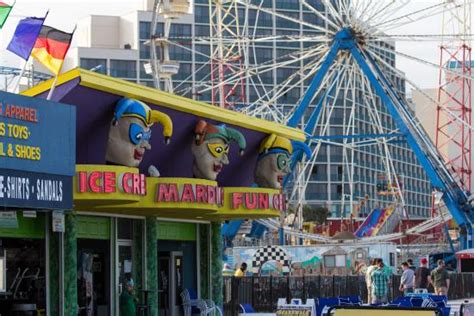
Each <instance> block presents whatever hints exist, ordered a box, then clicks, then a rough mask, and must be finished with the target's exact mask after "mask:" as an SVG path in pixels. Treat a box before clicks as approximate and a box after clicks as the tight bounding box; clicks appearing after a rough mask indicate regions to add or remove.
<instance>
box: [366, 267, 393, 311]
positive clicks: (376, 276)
mask: <svg viewBox="0 0 474 316" xmlns="http://www.w3.org/2000/svg"><path fill="white" fill-rule="evenodd" d="M370 279H371V280H372V302H371V303H372V304H384V303H387V301H388V282H389V277H388V275H387V273H386V272H385V269H384V263H383V260H382V259H377V268H376V269H375V270H374V271H373V272H372V274H371V276H370Z"/></svg>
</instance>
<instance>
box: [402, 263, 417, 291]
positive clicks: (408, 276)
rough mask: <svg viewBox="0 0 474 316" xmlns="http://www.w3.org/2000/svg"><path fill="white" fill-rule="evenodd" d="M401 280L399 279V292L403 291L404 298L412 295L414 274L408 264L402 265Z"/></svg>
mask: <svg viewBox="0 0 474 316" xmlns="http://www.w3.org/2000/svg"><path fill="white" fill-rule="evenodd" d="M402 270H403V273H402V278H401V279H400V287H399V290H400V291H403V294H404V295H405V296H406V295H408V293H413V286H414V285H415V272H413V270H412V269H410V265H409V264H408V262H403V263H402Z"/></svg>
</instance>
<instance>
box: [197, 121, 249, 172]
mask: <svg viewBox="0 0 474 316" xmlns="http://www.w3.org/2000/svg"><path fill="white" fill-rule="evenodd" d="M231 141H235V142H237V144H238V145H239V147H240V154H241V155H243V154H244V149H245V147H246V141H245V137H244V135H242V133H240V132H239V131H237V130H236V129H233V128H228V127H226V126H225V125H219V126H216V125H212V124H208V123H207V122H206V121H204V120H200V121H199V122H198V123H197V125H196V128H195V130H194V142H193V144H192V146H191V151H192V153H193V158H194V161H193V175H194V177H196V178H200V179H207V180H216V179H217V176H218V175H219V173H220V172H221V171H222V168H223V167H224V166H225V165H228V164H229V150H230V143H231Z"/></svg>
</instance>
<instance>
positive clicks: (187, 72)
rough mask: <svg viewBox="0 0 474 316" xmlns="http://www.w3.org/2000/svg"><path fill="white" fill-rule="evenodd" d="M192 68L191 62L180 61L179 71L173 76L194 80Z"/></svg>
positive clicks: (178, 78) (179, 78)
mask: <svg viewBox="0 0 474 316" xmlns="http://www.w3.org/2000/svg"><path fill="white" fill-rule="evenodd" d="M191 69H192V67H191V64H187V63H180V64H179V71H178V73H177V74H176V75H175V76H173V79H174V80H192V77H191V73H192V70H191Z"/></svg>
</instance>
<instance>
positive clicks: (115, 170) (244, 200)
mask: <svg viewBox="0 0 474 316" xmlns="http://www.w3.org/2000/svg"><path fill="white" fill-rule="evenodd" d="M76 171H77V174H76V176H75V177H74V194H73V198H74V209H75V210H76V211H81V212H94V213H97V212H99V213H112V214H124V215H135V216H158V217H166V218H180V219H181V218H183V219H202V220H210V221H215V220H227V219H235V218H268V217H276V216H278V215H279V211H280V207H281V204H278V202H279V201H280V200H282V195H280V191H279V190H275V189H265V188H254V187H219V186H218V183H217V182H216V181H210V180H204V179H197V178H166V177H163V178H161V177H159V178H154V177H146V178H144V176H143V175H140V174H139V171H138V169H137V168H129V167H123V166H111V165H76ZM125 175H127V176H128V177H127V178H125ZM142 176H143V178H142ZM131 177H135V178H133V179H138V177H140V179H143V181H144V182H143V184H144V185H145V186H146V190H141V191H140V192H139V193H138V194H137V193H136V192H132V191H128V192H129V193H125V192H127V191H124V190H123V188H124V187H125V186H126V185H127V186H128V187H131V185H132V184H133V183H134V182H135V181H134V180H133V179H132V178H131ZM125 179H127V180H125ZM123 181H125V182H126V184H123V183H124V182H123ZM121 184H122V185H121ZM137 185H138V186H140V187H141V183H137ZM79 188H81V189H79ZM106 188H107V190H106ZM134 188H135V187H134ZM211 194H212V197H211ZM234 195H237V196H236V197H234ZM234 199H235V201H236V202H237V204H238V205H233V200H234ZM265 201H266V202H265ZM249 204H252V205H253V206H250V205H249Z"/></svg>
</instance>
